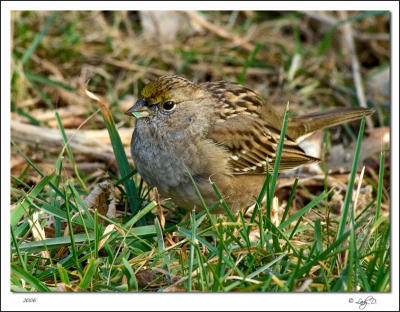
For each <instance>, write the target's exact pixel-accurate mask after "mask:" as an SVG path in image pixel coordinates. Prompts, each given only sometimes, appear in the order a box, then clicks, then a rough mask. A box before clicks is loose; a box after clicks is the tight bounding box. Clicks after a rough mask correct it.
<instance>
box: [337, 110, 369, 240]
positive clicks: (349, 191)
mask: <svg viewBox="0 0 400 312" xmlns="http://www.w3.org/2000/svg"><path fill="white" fill-rule="evenodd" d="M364 128H365V116H364V117H363V118H362V120H361V125H360V131H359V132H358V139H357V145H356V150H355V153H354V159H353V165H352V168H351V173H350V178H349V184H348V187H347V192H346V196H345V199H344V204H343V209H342V217H341V219H340V223H339V229H338V233H337V236H336V238H338V237H340V236H342V234H343V232H344V229H345V226H346V223H347V215H348V211H349V207H350V202H351V200H352V194H353V188H354V181H355V178H356V173H357V167H358V160H359V157H360V151H361V143H362V138H363V134H364Z"/></svg>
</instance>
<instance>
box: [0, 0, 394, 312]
mask: <svg viewBox="0 0 400 312" xmlns="http://www.w3.org/2000/svg"><path fill="white" fill-rule="evenodd" d="M154 8H157V9H158V10H228V9H229V10H284V9H289V8H290V10H390V11H391V12H392V59H391V61H392V64H391V70H392V101H391V103H392V106H391V108H392V114H391V116H392V127H391V131H392V137H391V143H392V158H391V160H392V166H391V174H392V175H393V177H392V186H391V196H392V198H391V207H392V209H391V213H392V216H391V220H392V227H391V230H392V233H391V236H392V244H391V246H392V253H391V254H392V274H391V275H392V276H391V278H392V284H391V286H392V291H391V293H389V294H373V296H374V298H376V299H377V303H378V304H376V305H369V306H368V307H367V308H366V310H399V283H398V276H399V262H398V256H399V239H398V238H399V224H398V220H399V208H398V207H399V194H398V190H399V179H398V172H399V161H398V155H400V154H399V119H398V118H399V117H398V116H399V91H398V85H399V31H398V30H399V3H398V2H397V1H374V2H367V1H364V2H356V1H336V2H325V1H324V2H312V1H299V2H297V1H286V2H273V1H268V2H267V1H265V2H255V1H240V2H213V1H201V2H189V1H185V2H176V1H167V2H160V1H154V2H140V1H136V2H134V1H130V2H121V1H106V2H99V1H97V2H83V1H80V2H75V1H66V2H56V1H51V2H45V1H35V2H30V1H20V2H8V1H3V2H1V47H2V49H1V81H2V84H1V91H2V92H1V103H2V105H1V139H2V140H1V169H2V170H1V207H2V209H1V216H2V218H1V219H2V221H1V225H2V226H1V240H2V244H1V253H2V257H1V260H2V261H1V264H2V266H1V273H2V274H1V309H2V310H4V311H6V310H29V311H38V310H44V311H49V310H80V309H82V308H84V309H85V310H100V311H102V310H110V311H112V310H166V311H167V310H168V311H181V310H200V309H202V310H299V311H317V310H326V311H330V310H352V309H354V310H358V308H357V307H356V306H353V305H351V304H349V302H348V300H349V298H360V297H365V296H364V295H362V294H331V293H322V294H320V293H312V294H282V293H279V294H272V293H261V294H258V293H246V294H241V293H228V294H147V293H146V294H145V293H140V294H131V293H128V294H114V293H112V294H111V293H106V294H104V293H96V294H83V293H79V294H70V293H63V294H59V293H52V294H37V293H26V294H14V293H11V292H9V289H10V280H9V276H10V268H9V252H10V250H9V246H10V243H9V242H10V232H9V231H10V230H9V207H10V202H9V201H10V199H9V189H10V176H9V172H10V171H9V168H10V167H9V161H10V143H9V139H10V112H9V109H10V108H9V103H10V87H9V81H10V11H11V10H93V9H95V10H146V9H147V10H152V9H154ZM395 157H396V159H395ZM24 298H37V302H36V303H35V304H26V303H23V299H24Z"/></svg>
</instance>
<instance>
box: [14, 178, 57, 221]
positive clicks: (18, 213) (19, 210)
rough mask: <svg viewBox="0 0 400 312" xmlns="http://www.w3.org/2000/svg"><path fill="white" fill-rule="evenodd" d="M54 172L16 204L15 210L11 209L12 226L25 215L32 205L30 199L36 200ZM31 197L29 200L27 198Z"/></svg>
mask: <svg viewBox="0 0 400 312" xmlns="http://www.w3.org/2000/svg"><path fill="white" fill-rule="evenodd" d="M54 174H55V173H54V172H53V173H52V174H51V175H49V176H47V177H44V178H43V179H42V180H41V181H40V182H39V183H38V184H37V185H36V186H35V187H34V188H33V190H32V191H31V192H29V193H28V194H27V195H26V198H25V199H24V200H23V201H22V202H20V203H19V204H18V205H16V206H15V208H14V209H13V210H11V216H10V223H11V226H13V227H14V226H16V225H17V223H18V222H19V220H21V218H22V216H23V215H24V213H25V211H27V209H28V207H29V206H30V202H29V200H30V201H33V200H35V198H36V197H37V196H38V195H39V194H40V192H41V191H42V190H43V188H44V187H45V186H46V185H47V184H49V181H50V180H51V179H52V178H53V177H54ZM28 198H29V200H27V199H28Z"/></svg>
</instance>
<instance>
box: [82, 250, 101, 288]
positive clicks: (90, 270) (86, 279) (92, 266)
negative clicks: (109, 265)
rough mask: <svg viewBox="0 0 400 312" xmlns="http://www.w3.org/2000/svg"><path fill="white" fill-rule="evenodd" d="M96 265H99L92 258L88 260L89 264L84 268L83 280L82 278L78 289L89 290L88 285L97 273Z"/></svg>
mask: <svg viewBox="0 0 400 312" xmlns="http://www.w3.org/2000/svg"><path fill="white" fill-rule="evenodd" d="M98 265H99V261H98V260H97V259H94V258H90V259H89V263H88V264H87V266H86V269H85V273H84V275H83V278H82V280H81V282H80V283H79V288H80V289H82V290H87V289H88V288H89V286H90V283H91V281H92V279H93V278H94V276H95V274H96V272H97V267H98Z"/></svg>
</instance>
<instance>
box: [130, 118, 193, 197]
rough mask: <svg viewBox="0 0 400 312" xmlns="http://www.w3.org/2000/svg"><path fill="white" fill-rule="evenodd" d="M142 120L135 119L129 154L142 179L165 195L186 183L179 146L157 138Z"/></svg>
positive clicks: (186, 175) (186, 177) (186, 176)
mask: <svg viewBox="0 0 400 312" xmlns="http://www.w3.org/2000/svg"><path fill="white" fill-rule="evenodd" d="M143 121H144V120H138V122H137V123H136V128H135V131H134V133H133V136H132V142H131V153H132V158H133V161H134V163H135V167H136V169H137V170H138V172H139V174H140V175H141V176H142V178H143V179H144V180H145V181H146V182H147V183H148V184H150V185H151V186H156V187H157V188H158V190H159V191H160V192H161V193H164V194H169V193H171V192H172V190H174V189H175V188H177V187H179V186H180V185H183V184H187V183H190V178H189V176H188V174H187V172H186V170H185V164H184V162H183V160H182V159H184V158H182V157H180V156H182V153H184V152H185V151H184V150H182V148H183V147H182V146H180V145H179V144H176V143H177V141H175V143H174V144H173V146H171V144H172V142H170V141H169V140H168V139H166V138H165V137H160V134H159V133H157V131H156V129H154V128H153V127H152V125H149V124H147V123H144V122H143Z"/></svg>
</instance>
